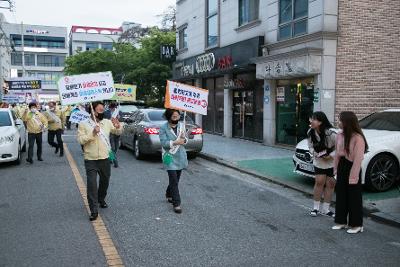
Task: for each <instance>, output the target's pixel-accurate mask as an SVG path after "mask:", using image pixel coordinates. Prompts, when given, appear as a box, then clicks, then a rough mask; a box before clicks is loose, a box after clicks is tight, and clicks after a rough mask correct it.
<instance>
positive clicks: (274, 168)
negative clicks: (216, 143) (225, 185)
mask: <svg viewBox="0 0 400 267" xmlns="http://www.w3.org/2000/svg"><path fill="white" fill-rule="evenodd" d="M236 164H237V165H238V166H239V167H241V168H244V169H248V170H252V171H256V172H258V173H259V174H262V175H265V176H269V177H273V178H276V179H279V180H282V181H287V182H290V183H295V184H297V185H300V186H304V187H307V188H308V189H310V190H312V188H313V186H314V180H313V179H312V178H310V177H306V176H302V175H299V174H297V173H294V172H293V169H294V166H293V160H292V158H279V159H255V160H241V161H238V162H236ZM363 197H364V199H365V200H369V201H374V200H382V199H388V198H396V197H400V190H399V188H398V187H394V188H392V189H391V190H389V191H387V192H383V193H373V192H368V191H364V194H363Z"/></svg>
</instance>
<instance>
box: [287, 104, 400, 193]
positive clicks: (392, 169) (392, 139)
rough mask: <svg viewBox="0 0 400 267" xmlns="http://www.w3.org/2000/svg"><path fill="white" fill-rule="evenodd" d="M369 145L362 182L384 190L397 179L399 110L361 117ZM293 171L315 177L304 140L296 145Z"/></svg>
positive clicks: (399, 154)
mask: <svg viewBox="0 0 400 267" xmlns="http://www.w3.org/2000/svg"><path fill="white" fill-rule="evenodd" d="M360 126H361V128H362V130H363V133H364V135H365V138H366V139H367V142H368V145H369V151H368V153H366V154H365V156H364V160H363V162H362V165H361V179H362V183H363V184H366V186H367V187H368V189H370V190H372V191H378V192H382V191H386V190H388V189H390V188H391V187H392V186H393V185H394V184H395V183H396V181H398V180H399V178H400V167H399V166H400V109H389V110H385V111H382V112H377V113H373V114H371V115H369V116H368V117H365V118H364V119H362V120H360ZM293 163H294V165H295V169H294V171H295V172H296V173H299V174H302V175H305V176H309V177H314V166H313V159H312V156H311V154H310V152H309V150H308V145H307V140H303V141H301V142H300V143H298V144H297V146H296V152H295V154H294V155H293Z"/></svg>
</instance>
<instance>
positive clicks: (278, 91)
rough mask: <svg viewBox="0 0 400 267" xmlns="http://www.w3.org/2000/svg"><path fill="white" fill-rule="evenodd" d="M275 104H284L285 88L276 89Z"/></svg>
mask: <svg viewBox="0 0 400 267" xmlns="http://www.w3.org/2000/svg"><path fill="white" fill-rule="evenodd" d="M276 102H285V87H277V88H276Z"/></svg>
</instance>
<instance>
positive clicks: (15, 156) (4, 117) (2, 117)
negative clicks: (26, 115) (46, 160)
mask: <svg viewBox="0 0 400 267" xmlns="http://www.w3.org/2000/svg"><path fill="white" fill-rule="evenodd" d="M25 150H26V130H25V126H24V123H23V122H22V120H20V119H17V117H16V116H15V114H14V112H13V111H12V110H10V109H8V108H0V163H1V162H10V161H13V162H15V163H16V164H20V163H21V153H22V152H24V151H25Z"/></svg>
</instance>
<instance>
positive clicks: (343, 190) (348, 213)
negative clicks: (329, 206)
mask: <svg viewBox="0 0 400 267" xmlns="http://www.w3.org/2000/svg"><path fill="white" fill-rule="evenodd" d="M352 166H353V162H351V161H349V160H347V159H346V158H345V157H341V158H340V161H339V165H338V169H337V182H336V215H335V223H337V224H348V225H349V226H350V227H359V226H362V225H363V206H362V185H361V178H360V179H359V180H358V183H357V184H354V185H353V184H349V176H350V171H351V167H352ZM347 217H348V220H347Z"/></svg>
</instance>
